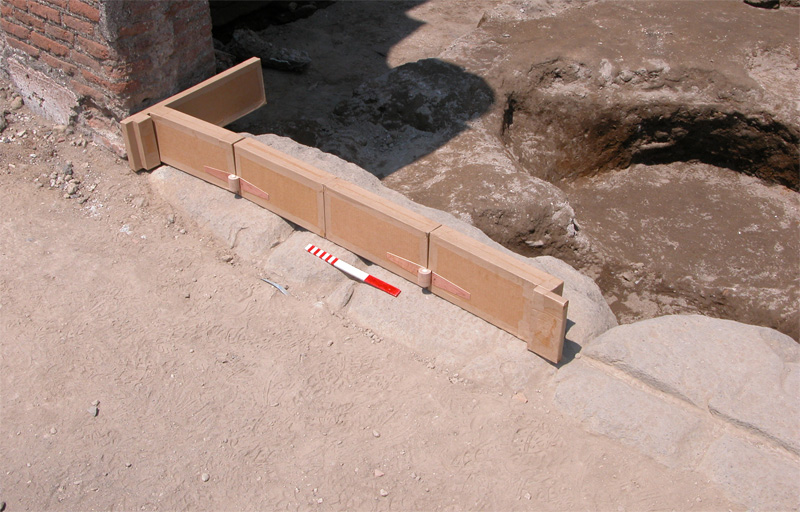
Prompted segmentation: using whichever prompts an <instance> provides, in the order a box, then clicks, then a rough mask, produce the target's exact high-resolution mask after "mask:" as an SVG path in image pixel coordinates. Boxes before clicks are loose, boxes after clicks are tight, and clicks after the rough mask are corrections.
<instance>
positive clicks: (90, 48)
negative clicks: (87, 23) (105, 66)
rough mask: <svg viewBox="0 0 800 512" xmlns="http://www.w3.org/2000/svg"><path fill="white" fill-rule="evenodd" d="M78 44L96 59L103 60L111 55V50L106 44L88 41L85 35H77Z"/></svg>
mask: <svg viewBox="0 0 800 512" xmlns="http://www.w3.org/2000/svg"><path fill="white" fill-rule="evenodd" d="M78 45H79V46H80V47H81V48H83V49H84V50H86V53H88V54H89V55H91V56H92V57H95V58H97V59H103V60H105V59H107V58H109V57H110V56H111V52H110V50H109V48H108V47H107V46H105V45H102V44H100V43H95V42H94V41H90V40H89V39H86V38H85V37H81V36H78Z"/></svg>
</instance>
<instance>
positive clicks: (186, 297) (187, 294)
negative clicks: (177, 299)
mask: <svg viewBox="0 0 800 512" xmlns="http://www.w3.org/2000/svg"><path fill="white" fill-rule="evenodd" d="M191 296H192V294H191V293H189V292H186V293H184V294H183V298H184V299H188V298H189V297H191Z"/></svg>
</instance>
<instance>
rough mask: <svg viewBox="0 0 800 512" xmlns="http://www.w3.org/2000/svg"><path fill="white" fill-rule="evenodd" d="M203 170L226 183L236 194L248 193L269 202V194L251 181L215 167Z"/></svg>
mask: <svg viewBox="0 0 800 512" xmlns="http://www.w3.org/2000/svg"><path fill="white" fill-rule="evenodd" d="M203 170H204V171H205V172H206V174H208V175H210V176H213V177H215V178H217V179H218V180H220V181H223V182H226V183H227V184H228V187H227V188H228V190H229V191H231V192H233V193H234V194H237V195H240V194H243V193H247V194H252V195H254V196H256V197H260V198H261V199H263V200H265V201H269V194H268V193H266V192H264V191H263V190H261V189H260V188H258V187H256V186H255V185H253V184H252V183H250V182H249V181H247V180H243V179H242V178H240V177H239V176H236V175H235V174H229V173H227V172H225V171H223V170H222V169H216V168H214V167H209V166H208V165H206V166H204V167H203Z"/></svg>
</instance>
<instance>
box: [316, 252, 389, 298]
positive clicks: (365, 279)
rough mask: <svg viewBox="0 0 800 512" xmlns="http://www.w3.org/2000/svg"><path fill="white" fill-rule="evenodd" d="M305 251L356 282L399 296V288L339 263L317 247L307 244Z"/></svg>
mask: <svg viewBox="0 0 800 512" xmlns="http://www.w3.org/2000/svg"><path fill="white" fill-rule="evenodd" d="M306 251H308V252H309V253H311V254H313V255H314V256H316V257H317V258H319V259H321V260H322V261H325V262H328V263H330V264H331V265H333V266H334V267H336V268H338V269H339V270H341V271H342V272H344V273H345V274H347V275H349V276H350V277H352V278H354V279H357V280H359V281H361V282H362V283H367V284H368V285H370V286H374V287H375V288H377V289H379V290H381V291H384V292H386V293H388V294H389V295H391V296H392V297H397V296H398V295H400V289H399V288H397V287H395V286H392V285H390V284H389V283H387V282H386V281H382V280H380V279H378V278H377V277H375V276H373V275H370V274H367V273H366V272H364V271H363V270H360V269H357V268H356V267H354V266H352V265H350V264H349V263H346V262H344V261H341V260H340V259H339V258H337V257H336V256H334V255H333V254H330V253H328V252H325V251H323V250H322V249H320V248H319V247H317V246H315V245H313V244H308V245H307V246H306Z"/></svg>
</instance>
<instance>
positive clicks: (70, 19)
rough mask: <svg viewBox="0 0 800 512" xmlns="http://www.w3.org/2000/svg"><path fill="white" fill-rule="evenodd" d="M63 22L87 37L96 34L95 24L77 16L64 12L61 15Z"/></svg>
mask: <svg viewBox="0 0 800 512" xmlns="http://www.w3.org/2000/svg"><path fill="white" fill-rule="evenodd" d="M61 23H63V24H64V25H66V26H67V27H69V28H71V29H72V30H76V31H78V33H80V34H83V35H85V36H87V37H91V36H93V35H94V24H92V23H89V22H88V21H83V20H81V19H78V18H76V17H75V16H70V15H69V14H66V13H64V14H62V15H61Z"/></svg>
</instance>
